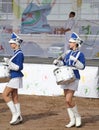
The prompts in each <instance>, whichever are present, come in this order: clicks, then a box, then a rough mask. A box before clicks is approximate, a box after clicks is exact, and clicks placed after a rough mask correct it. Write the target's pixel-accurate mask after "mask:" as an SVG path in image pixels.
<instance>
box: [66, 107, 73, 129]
mask: <svg viewBox="0 0 99 130" xmlns="http://www.w3.org/2000/svg"><path fill="white" fill-rule="evenodd" d="M67 112H68V115H69V118H70V122H69V124H67V125H65V127H67V128H70V127H72V126H74V125H75V116H74V113H73V111H72V108H68V109H67Z"/></svg>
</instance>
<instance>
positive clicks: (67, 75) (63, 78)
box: [53, 66, 75, 85]
mask: <svg viewBox="0 0 99 130" xmlns="http://www.w3.org/2000/svg"><path fill="white" fill-rule="evenodd" d="M53 73H54V75H55V77H56V83H57V84H58V85H65V84H68V83H71V82H73V81H75V75H74V72H73V70H72V68H71V67H67V66H61V67H59V68H56V69H55V70H54V71H53Z"/></svg>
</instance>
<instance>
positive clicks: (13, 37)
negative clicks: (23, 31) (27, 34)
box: [9, 32, 23, 45]
mask: <svg viewBox="0 0 99 130" xmlns="http://www.w3.org/2000/svg"><path fill="white" fill-rule="evenodd" d="M22 42H23V40H22V39H21V38H20V37H19V36H18V35H17V34H15V33H14V32H13V33H12V34H11V39H10V41H9V43H15V44H17V45H20V44H21V43H22Z"/></svg>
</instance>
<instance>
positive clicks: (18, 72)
mask: <svg viewBox="0 0 99 130" xmlns="http://www.w3.org/2000/svg"><path fill="white" fill-rule="evenodd" d="M22 41H23V40H22V39H21V38H20V37H19V36H18V35H16V34H15V33H12V35H11V39H10V41H9V43H10V47H11V49H13V50H14V55H13V56H12V57H11V59H9V58H6V57H4V61H5V63H6V64H7V65H8V69H9V71H10V81H9V82H8V83H7V84H6V87H5V89H4V91H3V94H2V95H3V99H4V101H5V102H6V104H7V106H8V107H9V109H10V111H11V113H12V119H11V121H10V124H11V125H15V124H19V123H20V122H22V120H23V119H22V116H21V110H20V103H19V101H18V89H19V88H22V87H23V81H22V77H23V73H22V69H23V62H24V54H23V52H22V50H21V48H20V45H21V43H22Z"/></svg>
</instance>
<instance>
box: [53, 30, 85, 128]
mask: <svg viewBox="0 0 99 130" xmlns="http://www.w3.org/2000/svg"><path fill="white" fill-rule="evenodd" d="M82 42H83V41H82V40H81V38H80V37H79V36H78V34H76V33H75V32H73V33H72V35H71V38H70V39H69V48H70V50H68V51H67V52H66V53H64V54H63V55H62V56H60V57H58V58H57V59H55V60H54V61H53V64H55V65H58V66H69V67H72V69H73V72H74V75H75V81H73V82H71V83H69V84H64V85H61V87H62V89H63V90H64V95H65V102H66V108H67V112H68V115H69V118H70V122H69V123H68V124H67V125H65V127H67V128H70V127H73V126H76V127H80V126H81V125H82V122H81V116H80V114H79V112H78V109H77V105H76V103H75V102H74V101H73V96H74V93H75V91H76V90H77V88H78V83H79V80H80V73H79V70H83V69H84V68H85V56H84V54H83V53H82V52H81V51H80V50H79V48H80V47H81V44H82Z"/></svg>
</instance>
